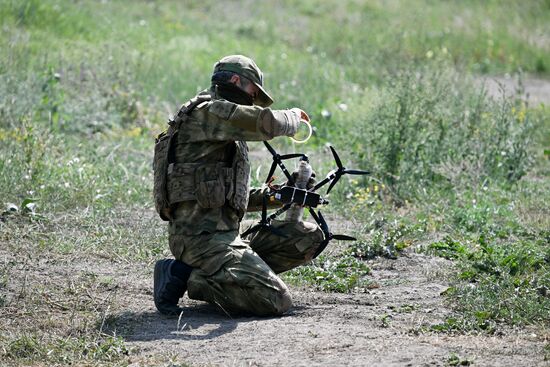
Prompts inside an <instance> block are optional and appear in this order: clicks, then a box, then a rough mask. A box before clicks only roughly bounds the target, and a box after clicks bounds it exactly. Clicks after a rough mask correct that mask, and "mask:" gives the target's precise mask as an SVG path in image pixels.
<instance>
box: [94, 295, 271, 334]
mask: <svg viewBox="0 0 550 367" xmlns="http://www.w3.org/2000/svg"><path fill="white" fill-rule="evenodd" d="M182 310H183V311H182V313H181V315H179V316H163V315H161V314H159V313H158V312H156V311H154V310H148V311H143V312H132V311H125V312H123V313H121V314H118V315H116V317H112V320H109V321H108V322H105V323H104V326H103V327H102V331H103V332H106V333H108V334H114V335H118V336H122V337H123V338H124V339H125V340H126V341H153V340H161V339H177V340H207V339H214V338H217V337H219V336H221V335H223V334H226V333H230V332H232V331H233V330H235V329H236V328H237V325H238V324H240V323H247V322H255V321H261V320H266V319H268V318H266V317H256V316H250V317H247V316H230V315H228V314H226V313H224V312H223V311H221V310H220V309H219V308H217V307H215V306H212V305H209V304H206V303H205V304H195V305H189V306H185V307H183V308H182Z"/></svg>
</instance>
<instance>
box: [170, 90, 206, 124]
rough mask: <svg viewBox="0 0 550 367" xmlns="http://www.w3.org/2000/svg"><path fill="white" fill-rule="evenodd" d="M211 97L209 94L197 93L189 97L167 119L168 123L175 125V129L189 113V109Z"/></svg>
mask: <svg viewBox="0 0 550 367" xmlns="http://www.w3.org/2000/svg"><path fill="white" fill-rule="evenodd" d="M211 99H212V97H211V96H210V95H209V94H199V95H198V96H195V97H193V98H191V99H190V100H189V101H187V102H185V103H184V104H183V105H181V107H180V108H179V110H178V112H177V113H176V114H175V115H174V117H173V118H171V119H170V120H169V121H168V124H169V125H170V126H174V127H176V129H179V125H180V124H181V122H182V121H184V120H185V118H186V117H187V116H188V115H189V114H190V113H191V111H193V109H194V108H195V107H197V106H198V105H199V104H201V103H203V102H208V101H210V100H211Z"/></svg>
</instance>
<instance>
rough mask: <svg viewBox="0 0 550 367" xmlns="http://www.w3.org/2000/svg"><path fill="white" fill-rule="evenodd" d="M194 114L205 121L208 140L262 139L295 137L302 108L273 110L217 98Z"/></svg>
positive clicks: (199, 119) (206, 138) (204, 127)
mask: <svg viewBox="0 0 550 367" xmlns="http://www.w3.org/2000/svg"><path fill="white" fill-rule="evenodd" d="M192 117H195V118H196V120H197V121H202V123H203V131H204V133H205V136H204V139H205V140H245V141H260V140H270V139H273V138H274V137H276V136H294V134H295V133H296V130H297V129H298V125H299V124H300V117H301V110H300V109H298V108H293V109H290V110H272V109H271V108H263V107H260V106H245V105H239V104H236V103H233V102H229V101H225V100H215V101H212V102H208V103H207V104H204V105H203V106H199V108H198V109H197V110H196V111H194V112H193V116H192Z"/></svg>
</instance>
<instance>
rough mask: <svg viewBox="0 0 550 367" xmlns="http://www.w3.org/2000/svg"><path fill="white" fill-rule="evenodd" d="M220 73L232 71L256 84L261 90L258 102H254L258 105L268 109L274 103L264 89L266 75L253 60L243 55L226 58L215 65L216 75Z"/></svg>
mask: <svg viewBox="0 0 550 367" xmlns="http://www.w3.org/2000/svg"><path fill="white" fill-rule="evenodd" d="M218 71H231V72H233V73H235V74H239V75H241V76H244V77H245V78H247V79H248V80H250V81H251V82H252V83H254V85H256V86H257V87H258V89H259V90H260V93H259V95H258V98H257V100H256V101H254V102H255V103H256V104H257V105H259V106H262V107H268V106H270V105H271V104H272V103H273V98H271V96H270V95H269V94H268V93H267V92H266V91H265V89H264V88H263V81H264V75H263V73H262V71H261V70H260V68H259V67H258V65H256V63H255V62H254V60H252V59H251V58H248V57H246V56H242V55H230V56H226V57H224V58H223V59H221V60H220V61H218V62H217V63H216V65H214V73H217V72H218Z"/></svg>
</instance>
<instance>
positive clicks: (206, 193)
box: [195, 164, 225, 209]
mask: <svg viewBox="0 0 550 367" xmlns="http://www.w3.org/2000/svg"><path fill="white" fill-rule="evenodd" d="M224 181H225V180H224V177H223V169H222V167H221V165H218V164H215V165H210V164H204V165H201V166H199V167H197V168H196V170H195V183H196V187H195V189H196V191H195V195H196V199H197V203H198V204H199V205H200V206H201V207H202V208H205V209H212V208H219V207H221V206H223V204H224V203H225V182H224Z"/></svg>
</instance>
